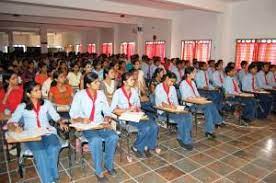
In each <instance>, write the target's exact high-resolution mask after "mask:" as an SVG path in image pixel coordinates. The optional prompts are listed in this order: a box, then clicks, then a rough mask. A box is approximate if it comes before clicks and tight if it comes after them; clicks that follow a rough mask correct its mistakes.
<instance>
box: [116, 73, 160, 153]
mask: <svg viewBox="0 0 276 183" xmlns="http://www.w3.org/2000/svg"><path fill="white" fill-rule="evenodd" d="M122 82H123V86H122V87H121V88H119V89H118V90H116V91H115V93H114V96H113V98H112V103H111V110H112V111H113V113H115V114H117V115H121V114H122V113H124V112H127V111H132V112H139V111H141V103H140V98H139V94H138V91H137V90H136V89H134V84H135V80H134V78H133V74H132V73H130V72H127V73H124V74H123V75H122ZM148 117H149V120H148V121H142V122H139V123H135V122H129V124H130V125H132V126H134V127H136V128H137V129H138V134H137V137H136V140H135V142H134V145H133V146H132V147H131V149H132V151H133V152H134V154H135V155H136V156H137V157H138V158H142V157H144V155H145V156H146V157H150V156H151V152H150V150H155V151H156V152H157V153H160V151H161V150H160V149H159V148H157V135H158V131H159V127H158V125H157V124H156V122H155V121H154V120H153V119H152V118H151V116H148Z"/></svg>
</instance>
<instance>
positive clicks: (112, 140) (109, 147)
mask: <svg viewBox="0 0 276 183" xmlns="http://www.w3.org/2000/svg"><path fill="white" fill-rule="evenodd" d="M83 135H84V137H85V138H86V139H87V140H88V145H89V149H90V151H91V155H92V159H93V161H94V167H95V169H96V175H101V173H103V167H102V162H104V166H105V168H106V169H107V170H112V169H113V168H114V166H113V160H114V156H115V151H116V147H117V142H118V140H119V137H118V135H117V134H116V133H115V132H114V131H113V130H107V129H103V130H87V131H84V132H83ZM103 141H104V142H105V153H104V158H103Z"/></svg>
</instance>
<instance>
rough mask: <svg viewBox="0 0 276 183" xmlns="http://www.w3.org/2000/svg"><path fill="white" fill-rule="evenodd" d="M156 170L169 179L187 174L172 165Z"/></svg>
mask: <svg viewBox="0 0 276 183" xmlns="http://www.w3.org/2000/svg"><path fill="white" fill-rule="evenodd" d="M156 172H157V173H158V174H159V175H161V176H162V177H163V178H165V179H166V180H168V181H171V180H174V179H176V178H178V177H180V176H182V175H184V174H185V173H184V172H182V171H181V170H179V169H178V168H176V167H174V166H172V165H168V166H166V167H162V168H159V169H157V170H156Z"/></svg>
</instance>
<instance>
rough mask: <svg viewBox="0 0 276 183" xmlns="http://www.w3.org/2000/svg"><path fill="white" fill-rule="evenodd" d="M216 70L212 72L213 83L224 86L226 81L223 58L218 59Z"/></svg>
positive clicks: (219, 86)
mask: <svg viewBox="0 0 276 183" xmlns="http://www.w3.org/2000/svg"><path fill="white" fill-rule="evenodd" d="M215 68H216V70H215V71H214V72H213V73H212V83H213V85H214V86H215V87H217V88H222V85H223V82H224V73H223V62H222V60H220V61H218V62H217V63H216V64H215Z"/></svg>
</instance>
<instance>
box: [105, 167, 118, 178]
mask: <svg viewBox="0 0 276 183" xmlns="http://www.w3.org/2000/svg"><path fill="white" fill-rule="evenodd" d="M107 173H108V174H109V175H111V176H112V177H116V175H117V171H116V170H115V169H114V168H113V169H112V170H107Z"/></svg>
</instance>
